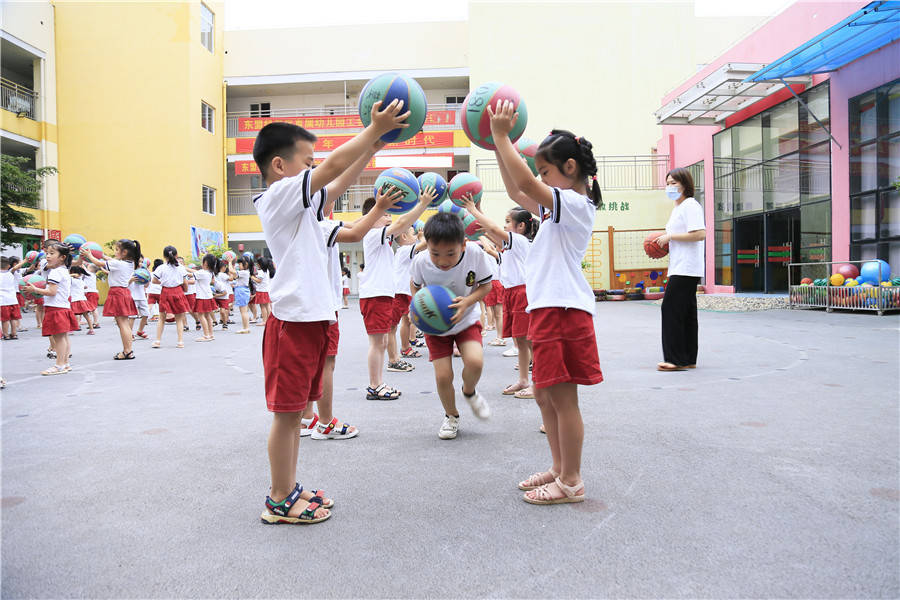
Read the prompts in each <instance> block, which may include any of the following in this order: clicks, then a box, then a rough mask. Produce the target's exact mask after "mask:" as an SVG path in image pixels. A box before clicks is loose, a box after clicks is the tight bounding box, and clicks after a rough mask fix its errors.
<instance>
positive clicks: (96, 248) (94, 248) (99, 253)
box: [81, 242, 103, 260]
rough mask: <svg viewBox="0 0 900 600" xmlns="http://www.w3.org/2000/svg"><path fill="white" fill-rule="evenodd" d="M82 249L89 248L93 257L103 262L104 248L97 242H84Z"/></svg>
mask: <svg viewBox="0 0 900 600" xmlns="http://www.w3.org/2000/svg"><path fill="white" fill-rule="evenodd" d="M81 247H82V248H87V249H88V251H89V252H90V253H91V256H93V257H94V258H96V259H97V260H103V248H102V247H101V246H100V244H98V243H97V242H84V243H83V244H81Z"/></svg>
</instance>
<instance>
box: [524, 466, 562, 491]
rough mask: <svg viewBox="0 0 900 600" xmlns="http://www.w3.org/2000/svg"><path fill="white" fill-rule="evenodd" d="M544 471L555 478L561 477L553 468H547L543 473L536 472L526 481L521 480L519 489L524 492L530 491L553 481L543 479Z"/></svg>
mask: <svg viewBox="0 0 900 600" xmlns="http://www.w3.org/2000/svg"><path fill="white" fill-rule="evenodd" d="M544 473H550V475H552V476H553V479H554V480H555V479H556V478H557V477H559V473H554V472H553V469H547V470H546V471H544V472H542V473H535V474H534V475H532V476H531V477H529V478H528V479H526V480H525V481H520V482H519V489H520V490H522V491H523V492H530V491H531V490H536V489H538V488H539V487H541V486H542V485H547V484H548V483H552V482H550V481H547V482H544V481H541V480H542V479H543V478H544Z"/></svg>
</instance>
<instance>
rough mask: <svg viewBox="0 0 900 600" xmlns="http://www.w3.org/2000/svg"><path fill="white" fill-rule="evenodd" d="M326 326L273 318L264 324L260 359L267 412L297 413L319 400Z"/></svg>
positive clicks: (326, 342) (326, 336)
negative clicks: (264, 384) (264, 381)
mask: <svg viewBox="0 0 900 600" xmlns="http://www.w3.org/2000/svg"><path fill="white" fill-rule="evenodd" d="M328 325H329V324H328V321H312V322H302V323H297V322H293V321H282V320H280V319H276V318H275V316H274V315H273V316H270V317H269V319H268V320H267V321H266V329H265V332H264V333H263V343H262V355H263V371H264V372H265V380H266V406H267V407H268V408H269V410H270V411H272V412H300V411H302V410H303V409H305V408H306V405H307V404H309V403H310V402H312V401H315V400H318V399H319V398H321V397H322V369H323V368H324V366H325V350H326V348H327V346H328Z"/></svg>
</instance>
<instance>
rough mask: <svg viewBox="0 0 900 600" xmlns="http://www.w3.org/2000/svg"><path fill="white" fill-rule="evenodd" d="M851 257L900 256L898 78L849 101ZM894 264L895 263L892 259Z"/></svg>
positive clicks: (899, 121) (899, 84) (899, 98)
mask: <svg viewBox="0 0 900 600" xmlns="http://www.w3.org/2000/svg"><path fill="white" fill-rule="evenodd" d="M849 112H850V114H849V117H850V256H851V258H854V259H858V260H865V259H868V258H880V259H882V260H889V259H890V258H892V257H893V258H896V254H897V251H898V250H897V248H900V193H898V192H897V190H896V189H895V188H894V187H893V183H894V182H895V181H897V180H898V179H900V177H898V176H900V80H897V81H893V82H891V83H888V84H886V85H883V86H881V87H878V88H876V89H874V90H870V91H868V92H866V93H864V94H861V95H859V96H857V97H855V98H851V99H850V102H849ZM892 266H894V267H895V268H896V267H897V263H893V265H892Z"/></svg>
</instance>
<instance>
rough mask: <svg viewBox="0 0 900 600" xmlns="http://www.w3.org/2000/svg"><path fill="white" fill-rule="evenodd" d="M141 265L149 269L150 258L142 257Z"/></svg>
mask: <svg viewBox="0 0 900 600" xmlns="http://www.w3.org/2000/svg"><path fill="white" fill-rule="evenodd" d="M141 266H142V267H144V268H145V269H147V270H148V271H149V270H150V259H149V258H146V257H144V258H142V259H141Z"/></svg>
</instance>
